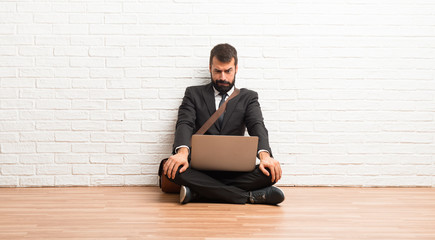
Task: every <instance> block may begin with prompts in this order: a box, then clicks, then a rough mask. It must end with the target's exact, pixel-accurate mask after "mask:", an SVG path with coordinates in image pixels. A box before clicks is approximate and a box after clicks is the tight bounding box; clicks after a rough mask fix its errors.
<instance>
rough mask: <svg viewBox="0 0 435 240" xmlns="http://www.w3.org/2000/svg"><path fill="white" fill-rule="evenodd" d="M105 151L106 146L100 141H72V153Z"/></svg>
mask: <svg viewBox="0 0 435 240" xmlns="http://www.w3.org/2000/svg"><path fill="white" fill-rule="evenodd" d="M105 151H106V146H105V145H104V144H100V143H74V144H72V152H74V153H102V152H105Z"/></svg>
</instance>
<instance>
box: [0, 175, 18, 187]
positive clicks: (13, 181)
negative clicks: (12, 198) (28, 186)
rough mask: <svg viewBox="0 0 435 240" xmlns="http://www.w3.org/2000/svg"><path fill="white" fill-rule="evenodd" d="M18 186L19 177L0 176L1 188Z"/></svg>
mask: <svg viewBox="0 0 435 240" xmlns="http://www.w3.org/2000/svg"><path fill="white" fill-rule="evenodd" d="M17 186H18V178H17V177H3V176H0V187H17Z"/></svg>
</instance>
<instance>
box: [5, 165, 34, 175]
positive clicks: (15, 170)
mask: <svg viewBox="0 0 435 240" xmlns="http://www.w3.org/2000/svg"><path fill="white" fill-rule="evenodd" d="M1 173H2V174H3V175H5V176H10V175H13V176H26V175H27V176H28V175H34V174H35V166H27V165H4V166H2V167H1Z"/></svg>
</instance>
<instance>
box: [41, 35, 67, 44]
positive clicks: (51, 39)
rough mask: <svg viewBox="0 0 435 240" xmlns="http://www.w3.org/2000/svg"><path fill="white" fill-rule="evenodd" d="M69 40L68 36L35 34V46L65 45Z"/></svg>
mask: <svg viewBox="0 0 435 240" xmlns="http://www.w3.org/2000/svg"><path fill="white" fill-rule="evenodd" d="M69 41H70V38H69V37H64V36H35V44H36V45H37V46H65V45H69Z"/></svg>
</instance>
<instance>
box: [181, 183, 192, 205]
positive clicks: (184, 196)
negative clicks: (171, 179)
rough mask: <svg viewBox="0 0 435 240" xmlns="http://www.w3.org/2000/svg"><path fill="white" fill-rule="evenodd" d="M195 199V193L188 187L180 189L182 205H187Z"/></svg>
mask: <svg viewBox="0 0 435 240" xmlns="http://www.w3.org/2000/svg"><path fill="white" fill-rule="evenodd" d="M192 199H193V193H192V191H190V189H189V188H188V187H186V186H181V189H180V203H181V204H186V203H188V202H190V201H192Z"/></svg>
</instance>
